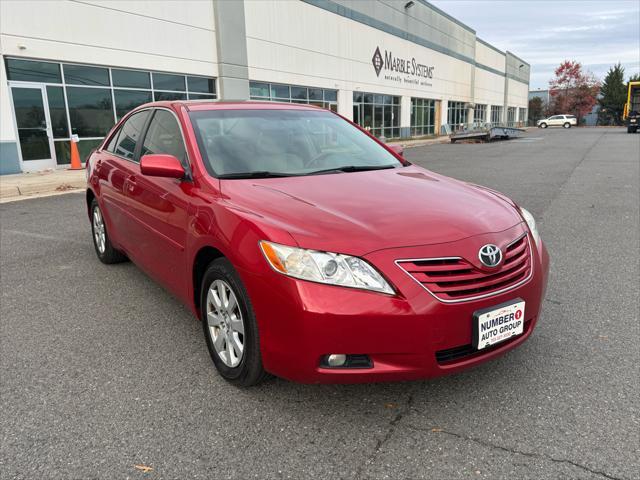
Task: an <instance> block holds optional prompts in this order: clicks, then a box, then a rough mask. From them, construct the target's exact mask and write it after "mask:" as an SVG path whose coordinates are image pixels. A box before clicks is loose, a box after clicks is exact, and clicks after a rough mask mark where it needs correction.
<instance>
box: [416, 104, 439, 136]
mask: <svg viewBox="0 0 640 480" xmlns="http://www.w3.org/2000/svg"><path fill="white" fill-rule="evenodd" d="M435 123H436V101H435V100H429V99H426V98H412V99H411V136H412V137H420V136H424V135H435V133H436V128H435Z"/></svg>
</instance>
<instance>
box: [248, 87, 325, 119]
mask: <svg viewBox="0 0 640 480" xmlns="http://www.w3.org/2000/svg"><path fill="white" fill-rule="evenodd" d="M249 95H250V98H251V100H267V101H274V102H288V103H304V104H308V105H316V106H318V107H323V108H326V109H328V110H332V111H334V112H337V111H338V91H337V90H331V89H327V88H314V87H302V86H300V85H284V84H280V83H265V82H249Z"/></svg>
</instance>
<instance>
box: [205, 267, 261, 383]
mask: <svg viewBox="0 0 640 480" xmlns="http://www.w3.org/2000/svg"><path fill="white" fill-rule="evenodd" d="M232 298H235V300H236V301H235V306H231V305H232V303H234V302H233V301H232ZM225 299H226V300H227V302H226V306H225ZM200 318H201V320H202V329H203V332H204V338H205V340H206V342H207V348H208V349H209V355H211V360H213V364H214V365H215V367H216V369H217V370H218V372H219V373H220V375H221V376H222V377H223V378H224V379H225V380H227V381H228V382H230V383H232V384H234V385H237V386H240V387H249V386H252V385H257V384H258V383H260V382H262V381H264V380H265V379H266V378H267V377H268V374H267V372H265V370H264V368H263V367H262V357H261V354H260V338H259V335H258V325H257V322H256V318H255V314H254V312H253V307H252V306H251V300H250V299H249V295H248V294H247V291H246V289H245V288H244V285H243V284H242V281H241V280H240V277H239V276H238V273H237V272H236V270H235V268H233V265H231V262H229V261H228V260H227V259H226V258H219V259H217V260H214V261H213V262H211V264H210V265H209V267H208V268H207V270H206V271H205V273H204V277H203V279H202V284H201V287H200Z"/></svg>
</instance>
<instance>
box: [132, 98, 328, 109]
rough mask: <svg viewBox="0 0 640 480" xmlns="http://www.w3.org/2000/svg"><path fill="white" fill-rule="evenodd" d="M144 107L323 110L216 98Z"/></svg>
mask: <svg viewBox="0 0 640 480" xmlns="http://www.w3.org/2000/svg"><path fill="white" fill-rule="evenodd" d="M144 106H145V107H171V106H173V107H174V108H175V107H179V106H183V107H185V108H186V109H187V110H189V111H200V110H315V111H317V110H323V111H326V109H324V108H322V107H318V106H315V105H307V104H300V103H280V102H269V101H256V100H247V101H223V102H221V101H217V100H171V101H163V102H151V103H147V104H145V105H144Z"/></svg>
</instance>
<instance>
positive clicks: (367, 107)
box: [353, 92, 400, 138]
mask: <svg viewBox="0 0 640 480" xmlns="http://www.w3.org/2000/svg"><path fill="white" fill-rule="evenodd" d="M353 121H354V122H356V123H357V124H358V125H360V126H361V127H362V128H364V129H365V130H368V131H370V132H371V134H372V135H373V136H374V137H385V138H399V137H400V97H395V96H392V95H379V94H376V93H364V92H353Z"/></svg>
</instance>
